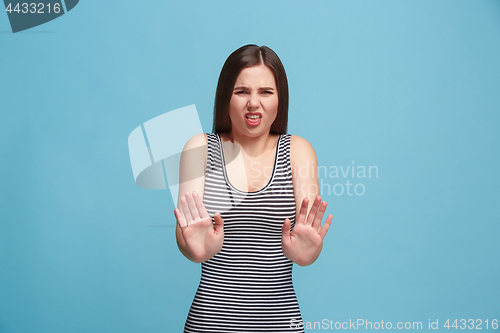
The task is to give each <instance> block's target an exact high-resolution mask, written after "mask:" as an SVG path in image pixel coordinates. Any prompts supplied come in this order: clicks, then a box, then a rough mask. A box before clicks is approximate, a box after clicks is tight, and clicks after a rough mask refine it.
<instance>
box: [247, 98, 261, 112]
mask: <svg viewBox="0 0 500 333" xmlns="http://www.w3.org/2000/svg"><path fill="white" fill-rule="evenodd" d="M247 105H248V108H249V109H256V108H259V106H260V99H259V95H258V94H250V98H249V99H248V104H247Z"/></svg>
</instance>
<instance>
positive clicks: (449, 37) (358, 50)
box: [0, 0, 500, 332]
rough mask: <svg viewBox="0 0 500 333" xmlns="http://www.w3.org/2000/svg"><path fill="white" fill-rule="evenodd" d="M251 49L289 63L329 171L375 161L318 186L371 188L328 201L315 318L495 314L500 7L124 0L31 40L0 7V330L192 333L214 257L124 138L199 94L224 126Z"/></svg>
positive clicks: (205, 120)
mask: <svg viewBox="0 0 500 333" xmlns="http://www.w3.org/2000/svg"><path fill="white" fill-rule="evenodd" d="M248 43H255V44H258V45H267V46H270V47H271V48H272V49H274V50H275V51H276V52H277V53H278V55H279V56H280V58H281V59H282V61H283V63H284V65H285V68H286V70H287V74H288V79H289V83H290V111H289V133H292V134H297V135H300V136H302V137H304V138H306V139H307V140H309V142H311V144H312V145H313V147H314V148H315V150H316V153H317V155H318V160H319V164H320V165H324V166H327V167H330V166H337V167H340V166H342V167H343V168H344V169H345V168H347V167H348V166H352V165H356V166H360V165H361V166H365V167H368V166H377V167H378V177H374V175H373V174H372V177H371V178H367V179H359V178H352V177H350V176H347V178H344V177H343V176H342V175H340V177H339V178H331V177H327V178H324V179H323V183H328V184H330V185H331V186H333V185H335V184H337V183H341V184H345V183H346V182H347V181H348V180H349V181H350V182H351V183H352V184H357V183H362V184H363V185H364V186H365V189H366V191H365V193H364V194H363V195H361V196H358V195H352V196H349V195H347V194H346V193H345V192H344V193H343V194H342V195H335V194H334V193H330V194H328V193H325V191H326V187H325V188H324V189H323V192H324V199H325V200H327V201H328V203H329V206H328V207H329V208H328V212H329V213H331V214H333V215H334V221H333V224H332V228H331V229H330V231H329V233H328V235H327V237H326V239H325V244H324V248H323V252H322V254H321V256H320V258H319V259H318V260H317V261H316V263H314V264H313V265H312V266H309V267H299V266H294V285H295V288H296V292H297V295H298V299H299V304H300V307H301V311H302V315H303V319H304V321H306V322H308V321H309V322H314V321H321V320H323V319H328V320H333V321H334V322H336V321H340V322H342V321H349V319H351V320H356V319H358V318H362V319H367V320H369V321H372V322H376V321H378V322H380V321H381V320H384V322H386V321H392V322H393V323H394V325H395V323H396V322H397V321H401V322H406V321H411V322H413V321H421V322H422V323H423V325H424V328H427V325H428V320H429V319H431V320H432V321H435V320H436V319H439V325H440V331H441V330H443V331H444V330H446V329H443V328H442V325H443V324H444V321H445V320H446V319H448V318H449V319H461V318H465V319H482V320H486V319H488V320H489V321H490V322H491V320H492V319H495V318H496V319H500V283H499V281H500V267H499V266H500V265H499V263H500V242H499V235H500V225H499V216H500V209H499V207H500V205H499V204H498V200H499V197H500V193H499V188H500V176H499V172H498V165H499V162H500V161H499V151H498V145H499V143H500V135H499V131H498V128H499V125H500V116H499V106H500V94H499V93H498V92H499V91H500V1H486V0H482V1H465V0H460V1H396V0H392V1H314V2H309V3H306V2H305V1H268V2H264V1H255V2H245V3H236V2H233V1H182V2H181V1H175V2H173V1H147V2H138V1H134V2H124V1H117V0H114V1H107V2H102V1H99V2H96V1H93V2H92V1H81V2H80V3H79V4H78V5H77V6H76V7H75V8H74V9H73V10H72V11H71V12H70V13H68V14H66V15H63V16H62V17H60V18H58V19H56V20H54V21H51V22H48V23H46V24H44V25H41V26H39V27H36V28H33V29H31V30H27V31H26V32H21V33H16V34H12V32H11V31H10V26H9V22H8V18H7V14H6V13H5V14H1V13H0V59H1V66H0V111H1V120H2V130H1V131H0V149H1V161H2V162H1V164H0V172H1V178H0V188H1V192H0V193H1V197H0V209H1V215H0V221H1V222H0V223H1V224H0V332H180V331H181V330H182V327H183V325H184V321H185V318H186V316H187V313H188V310H189V306H190V304H191V301H192V299H193V296H194V293H195V291H196V288H197V286H198V283H199V278H200V266H199V265H198V264H194V263H191V262H190V261H188V260H187V259H185V258H184V257H183V256H182V254H181V253H180V252H179V251H178V250H177V247H176V243H175V236H174V225H175V219H174V215H173V208H174V206H173V203H172V200H171V196H170V193H169V192H168V191H160V190H145V189H142V188H139V187H138V186H137V185H135V183H134V179H133V176H132V170H131V166H130V160H129V156H128V148H127V137H128V135H129V134H130V132H131V131H132V130H133V129H134V128H136V127H137V126H139V125H140V124H142V123H143V122H145V121H147V120H149V119H151V118H153V117H155V116H157V115H160V114H162V113H164V112H167V111H170V110H173V109H177V108H180V107H183V106H186V105H190V104H196V107H197V109H198V113H199V115H200V119H201V123H202V126H203V129H204V131H205V132H210V131H211V128H212V109H213V100H214V94H215V88H216V83H217V79H218V75H219V72H220V69H221V67H222V65H223V63H224V61H225V59H226V58H227V56H228V55H229V54H230V53H231V52H232V51H234V50H235V49H236V48H238V47H240V46H242V45H245V44H248ZM353 161H354V163H353ZM337 190H339V188H337ZM351 193H352V192H351ZM482 327H483V329H485V328H486V327H485V324H483V326H482ZM425 330H426V329H425ZM491 330H492V329H491V326H490V331H491Z"/></svg>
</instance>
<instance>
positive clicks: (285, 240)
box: [281, 218, 292, 246]
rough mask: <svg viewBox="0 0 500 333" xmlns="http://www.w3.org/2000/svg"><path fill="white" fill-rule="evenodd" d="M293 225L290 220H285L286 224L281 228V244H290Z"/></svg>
mask: <svg viewBox="0 0 500 333" xmlns="http://www.w3.org/2000/svg"><path fill="white" fill-rule="evenodd" d="M291 225H292V222H290V220H289V219H288V218H286V219H285V223H283V226H282V227H281V232H282V236H281V242H282V244H283V245H285V246H286V245H288V244H289V243H290V227H291Z"/></svg>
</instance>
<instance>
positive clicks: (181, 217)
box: [174, 208, 187, 227]
mask: <svg viewBox="0 0 500 333" xmlns="http://www.w3.org/2000/svg"><path fill="white" fill-rule="evenodd" d="M174 215H175V218H176V219H177V223H179V226H181V227H185V226H187V222H186V219H185V218H184V215H182V212H181V210H180V209H177V208H175V209H174Z"/></svg>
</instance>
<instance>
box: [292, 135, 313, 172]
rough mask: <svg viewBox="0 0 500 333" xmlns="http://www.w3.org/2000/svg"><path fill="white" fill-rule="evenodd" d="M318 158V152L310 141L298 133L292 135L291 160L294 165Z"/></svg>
mask: <svg viewBox="0 0 500 333" xmlns="http://www.w3.org/2000/svg"><path fill="white" fill-rule="evenodd" d="M316 160H317V157H316V152H315V151H314V148H313V146H312V145H311V144H310V143H309V141H307V140H306V139H304V138H302V137H300V136H298V135H291V136H290V162H291V163H292V165H294V164H302V163H304V162H306V161H316Z"/></svg>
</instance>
